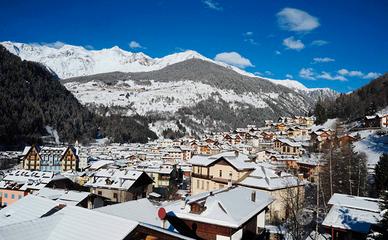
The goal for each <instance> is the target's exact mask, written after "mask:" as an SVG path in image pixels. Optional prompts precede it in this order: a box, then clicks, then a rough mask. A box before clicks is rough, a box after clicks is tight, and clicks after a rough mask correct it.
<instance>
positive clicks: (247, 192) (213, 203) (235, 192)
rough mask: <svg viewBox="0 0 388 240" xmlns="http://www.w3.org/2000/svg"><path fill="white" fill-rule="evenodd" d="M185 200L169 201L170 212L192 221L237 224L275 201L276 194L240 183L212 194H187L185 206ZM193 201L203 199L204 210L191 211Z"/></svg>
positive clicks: (199, 201) (229, 225) (239, 224)
mask: <svg viewBox="0 0 388 240" xmlns="http://www.w3.org/2000/svg"><path fill="white" fill-rule="evenodd" d="M252 193H254V194H255V201H252V200H251V196H252ZM182 201H184V200H181V201H177V202H174V203H172V204H169V205H166V206H165V209H166V211H167V214H175V215H176V216H177V217H178V218H182V219H188V220H192V221H198V222H204V223H211V224H215V225H220V226H226V227H231V228H238V227H240V226H241V225H242V224H244V223H245V222H247V221H248V220H249V219H251V218H252V217H253V216H255V215H256V214H258V213H260V212H261V211H263V210H264V209H265V208H266V207H267V206H268V205H269V204H271V203H272V202H273V198H272V197H271V196H270V195H269V194H267V193H264V192H261V191H256V190H252V189H250V188H246V187H241V186H238V187H234V188H225V189H221V190H219V191H213V192H212V194H211V193H210V192H206V193H203V194H199V195H194V196H191V197H188V198H187V200H186V201H187V204H186V205H185V207H184V208H183V209H182V204H183V203H182ZM193 203H202V204H203V205H204V207H205V210H204V211H203V212H201V213H191V212H190V204H193ZM236 203H238V204H236ZM172 212H173V213H172Z"/></svg>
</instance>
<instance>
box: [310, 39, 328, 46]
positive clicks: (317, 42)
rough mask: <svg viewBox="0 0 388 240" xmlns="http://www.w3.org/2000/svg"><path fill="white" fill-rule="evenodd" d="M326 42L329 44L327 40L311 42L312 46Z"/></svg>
mask: <svg viewBox="0 0 388 240" xmlns="http://www.w3.org/2000/svg"><path fill="white" fill-rule="evenodd" d="M326 44H329V42H328V41H325V40H314V41H312V42H311V45H312V46H318V47H320V46H323V45H326Z"/></svg>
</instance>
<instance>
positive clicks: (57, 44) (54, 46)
mask: <svg viewBox="0 0 388 240" xmlns="http://www.w3.org/2000/svg"><path fill="white" fill-rule="evenodd" d="M37 45H42V46H47V47H51V48H57V49H59V48H61V47H63V46H64V45H66V43H64V42H61V41H56V42H51V43H46V42H42V43H37Z"/></svg>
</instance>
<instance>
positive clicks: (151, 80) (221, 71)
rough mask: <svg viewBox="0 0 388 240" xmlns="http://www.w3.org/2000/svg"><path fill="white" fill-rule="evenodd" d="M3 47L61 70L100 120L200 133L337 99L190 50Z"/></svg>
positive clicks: (59, 73) (9, 44)
mask: <svg viewBox="0 0 388 240" xmlns="http://www.w3.org/2000/svg"><path fill="white" fill-rule="evenodd" d="M1 44H2V45H4V46H5V47H6V48H7V49H8V50H9V51H10V52H11V53H13V54H15V55H17V56H19V57H20V58H22V59H25V60H30V61H36V62H39V63H42V64H43V65H45V66H46V67H47V68H49V69H50V70H51V71H53V72H55V73H56V74H57V76H58V77H59V78H62V79H64V80H61V82H62V84H64V86H65V87H66V88H67V89H68V90H69V91H71V92H72V93H73V94H74V95H75V96H76V97H77V99H78V100H79V101H80V102H81V103H83V104H84V105H87V106H89V107H90V108H93V109H95V110H96V111H98V112H100V113H101V114H113V113H119V114H125V115H133V114H140V115H145V116H148V117H149V118H150V119H152V122H153V123H152V124H153V125H154V126H155V130H163V128H165V126H168V127H170V128H173V129H174V130H176V127H177V126H184V127H185V129H187V130H188V131H189V130H190V131H193V132H197V133H198V132H200V131H203V130H204V129H205V130H225V129H228V128H235V127H242V126H244V125H246V124H257V125H260V124H262V123H263V120H264V119H275V118H277V117H278V116H281V115H288V116H290V115H302V114H306V113H307V112H308V111H309V110H310V109H311V107H312V106H313V104H314V103H315V101H316V100H317V99H318V96H319V97H322V96H323V97H324V96H328V97H333V96H334V95H335V92H334V91H332V90H329V89H309V88H306V87H305V86H303V84H301V83H299V82H297V81H294V80H273V79H266V78H262V77H258V76H255V75H254V74H251V73H248V72H246V71H244V70H241V69H239V68H237V67H234V66H230V65H228V64H225V63H222V62H217V61H214V60H212V59H209V58H206V57H204V56H202V55H201V54H199V53H197V52H195V51H191V50H189V51H184V52H180V53H174V54H171V55H168V56H165V57H162V58H152V57H149V56H147V55H145V54H144V53H132V52H127V51H124V50H122V49H120V48H118V47H113V48H110V49H102V50H87V49H85V48H83V47H78V46H71V45H63V46H62V47H60V48H54V47H49V46H45V45H35V44H23V43H13V42H2V43H1ZM177 120H179V121H180V123H181V124H176V122H177ZM171 126H175V127H171Z"/></svg>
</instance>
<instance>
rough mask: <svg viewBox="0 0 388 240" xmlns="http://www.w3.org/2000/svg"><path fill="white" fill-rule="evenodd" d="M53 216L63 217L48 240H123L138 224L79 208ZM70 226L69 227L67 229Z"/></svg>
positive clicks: (68, 209) (65, 210)
mask: <svg viewBox="0 0 388 240" xmlns="http://www.w3.org/2000/svg"><path fill="white" fill-rule="evenodd" d="M55 215H63V217H62V219H61V220H60V222H59V224H57V226H56V227H55V228H54V229H53V231H52V233H51V234H50V238H49V239H55V240H61V239H63V240H66V239H104V240H110V239H111V240H116V239H124V238H125V237H126V236H127V235H128V234H129V233H130V232H131V231H132V230H133V229H134V228H135V227H136V226H137V225H138V223H137V222H135V221H132V220H128V219H123V218H119V217H115V216H112V215H108V214H103V213H100V212H96V211H92V210H89V209H85V208H81V207H72V206H69V207H65V208H63V209H62V210H60V211H58V212H56V213H55V214H54V216H55ZM69 226H71V227H69Z"/></svg>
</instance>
